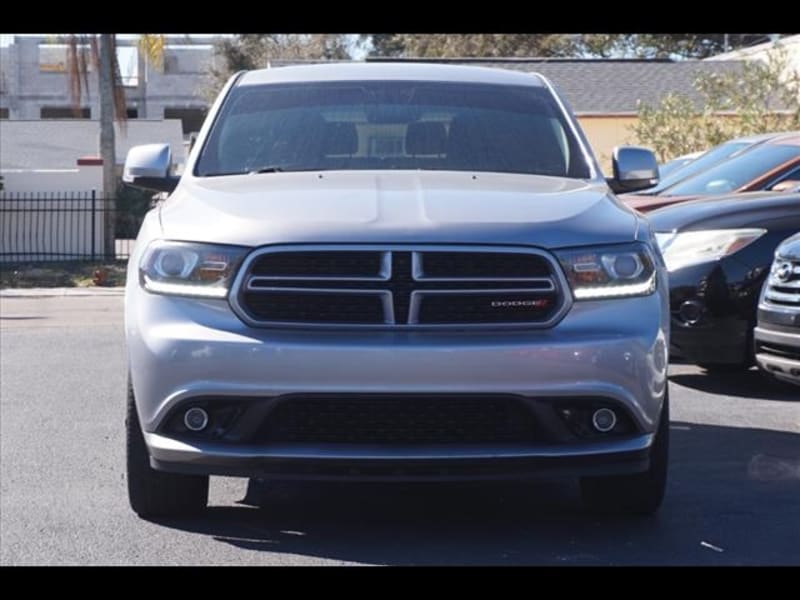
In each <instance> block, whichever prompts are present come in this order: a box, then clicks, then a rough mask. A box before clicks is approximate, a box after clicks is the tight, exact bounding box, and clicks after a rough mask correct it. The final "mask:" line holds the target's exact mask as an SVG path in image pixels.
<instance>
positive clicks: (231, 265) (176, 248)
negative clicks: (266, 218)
mask: <svg viewBox="0 0 800 600" xmlns="http://www.w3.org/2000/svg"><path fill="white" fill-rule="evenodd" d="M246 252H247V248H239V247H236V246H212V245H211V244H195V243H191V242H166V241H160V240H159V241H156V242H153V243H151V244H150V245H149V246H148V247H147V250H146V251H145V253H144V256H142V260H141V263H140V264H139V281H140V283H141V285H142V287H143V288H144V289H146V290H148V291H150V292H155V293H157V294H173V295H178V296H201V297H204V298H224V297H225V296H227V295H228V289H229V288H230V283H231V281H232V279H233V276H234V274H235V273H236V268H237V267H238V266H239V263H241V261H242V258H244V255H245V253H246Z"/></svg>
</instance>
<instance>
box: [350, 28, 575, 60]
mask: <svg viewBox="0 0 800 600" xmlns="http://www.w3.org/2000/svg"><path fill="white" fill-rule="evenodd" d="M369 37H370V38H371V42H372V50H371V51H370V56H387V57H415V58H416V57H419V58H461V57H506V56H510V57H513V56H571V55H574V54H575V53H576V52H578V50H579V47H578V45H577V37H576V36H573V35H566V34H561V33H559V34H550V33H530V34H528V33H475V34H457V33H424V34H420V33H396V34H371V35H370V36H369ZM362 40H364V37H362Z"/></svg>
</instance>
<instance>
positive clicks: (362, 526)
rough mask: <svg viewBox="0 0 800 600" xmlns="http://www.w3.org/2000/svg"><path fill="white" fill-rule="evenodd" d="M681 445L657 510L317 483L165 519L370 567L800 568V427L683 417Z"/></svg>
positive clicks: (549, 493)
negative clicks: (604, 509) (619, 513)
mask: <svg viewBox="0 0 800 600" xmlns="http://www.w3.org/2000/svg"><path fill="white" fill-rule="evenodd" d="M672 446H673V448H672V454H671V462H670V480H669V485H668V492H667V497H666V500H665V503H664V506H663V507H662V509H661V511H660V513H659V514H658V515H656V516H653V517H639V518H635V517H627V518H626V517H614V518H611V517H603V516H597V515H592V514H590V513H588V512H587V511H585V510H584V508H583V507H582V505H581V504H580V499H579V494H578V489H577V485H576V484H575V482H571V481H555V482H553V481H551V482H545V481H539V482H536V483H527V484H521V483H520V484H500V483H493V484H483V485H474V484H472V485H464V484H460V485H457V484H437V485H432V484H427V485H408V484H352V483H351V484H308V483H306V484H302V485H300V484H296V485H289V484H275V485H274V486H272V487H270V486H267V487H266V488H264V490H265V492H264V494H263V496H262V497H261V498H260V499H259V500H258V503H259V504H261V508H255V507H252V506H238V507H212V508H209V509H208V510H207V511H206V512H205V513H204V514H203V515H201V516H198V517H196V518H191V519H188V518H187V519H169V520H166V519H165V520H159V521H158V523H160V524H161V525H163V526H166V527H171V528H175V529H179V530H182V531H186V532H194V533H197V534H199V535H204V536H210V537H212V538H213V539H214V540H216V541H218V542H220V543H224V544H231V545H233V546H236V547H239V548H243V549H248V550H251V551H263V552H265V553H279V554H294V555H303V556H310V557H318V558H324V559H326V560H333V561H342V562H355V563H369V564H389V565H448V564H458V565H469V564H480V565H515V564H537V565H572V564H590V565H617V564H626V565H627V564H631V565H634V564H635V565H639V564H679V565H684V564H686V565H704V564H708V565H719V564H764V565H766V564H797V563H798V562H800V544H798V540H800V527H798V523H800V503H798V502H797V498H798V497H800V434H794V433H786V432H776V431H767V430H756V429H743V428H730V427H718V426H706V425H702V426H697V425H694V424H688V423H673V428H672ZM252 489H253V492H254V493H253V494H248V496H250V498H248V501H253V500H254V498H255V497H256V496H257V495H258V494H257V493H255V492H258V491H259V486H257V485H256V486H252ZM264 561H265V562H266V563H270V562H274V561H275V559H274V558H270V557H269V556H267V555H265V559H264ZM275 562H276V561H275Z"/></svg>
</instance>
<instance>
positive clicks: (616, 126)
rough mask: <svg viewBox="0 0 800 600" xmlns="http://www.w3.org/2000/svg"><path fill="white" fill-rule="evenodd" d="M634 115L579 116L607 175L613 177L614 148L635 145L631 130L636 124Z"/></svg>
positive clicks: (579, 120)
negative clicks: (612, 159) (612, 155)
mask: <svg viewBox="0 0 800 600" xmlns="http://www.w3.org/2000/svg"><path fill="white" fill-rule="evenodd" d="M636 121H637V117H636V116H633V115H583V116H580V115H579V116H578V122H579V123H580V124H581V127H582V128H583V131H584V132H585V133H586V137H587V138H588V139H589V144H590V145H591V146H592V151H593V152H594V154H595V156H597V160H598V161H599V162H600V168H602V169H603V173H604V174H605V175H611V151H612V150H613V149H614V146H621V145H623V144H632V143H635V136H634V134H633V132H632V131H631V130H630V128H631V127H632V126H633V124H634V123H636Z"/></svg>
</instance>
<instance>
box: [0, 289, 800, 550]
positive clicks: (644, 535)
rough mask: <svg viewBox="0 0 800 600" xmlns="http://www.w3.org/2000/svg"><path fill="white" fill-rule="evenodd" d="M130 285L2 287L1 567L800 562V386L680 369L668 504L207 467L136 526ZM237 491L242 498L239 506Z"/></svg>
mask: <svg viewBox="0 0 800 600" xmlns="http://www.w3.org/2000/svg"><path fill="white" fill-rule="evenodd" d="M125 362H126V359H125V348H124V342H123V329H122V297H121V296H118V295H109V296H85V297H81V296H63V297H44V298H11V297H3V298H2V299H0V484H1V485H0V563H2V564H3V565H43V564H44V565H53V564H71V565H80V564H115V565H117V564H147V565H160V564H263V565H317V564H389V565H448V564H460V565H465V564H489V565H518V564H524V565H573V564H574V565H627V564H681V565H753V564H756V565H797V564H800V501H799V500H800V388H798V389H796V390H792V389H790V388H785V389H784V388H778V387H772V386H769V385H768V384H766V383H765V382H764V381H763V380H762V379H761V377H760V376H759V375H758V373H757V372H755V371H754V370H753V371H750V372H747V373H740V374H735V375H723V376H712V375H708V374H706V373H704V372H703V371H702V370H700V369H698V368H697V367H694V366H691V365H672V366H671V367H670V375H671V386H672V387H671V394H672V426H671V427H672V440H673V447H672V455H671V463H670V480H669V487H668V491H667V498H666V501H665V504H664V506H663V508H662V510H661V512H660V513H659V514H658V515H657V516H656V517H653V518H645V519H642V518H639V519H621V518H615V519H609V518H600V517H596V516H591V515H588V514H586V513H584V511H583V509H582V508H581V506H580V503H579V501H578V494H577V486H576V485H575V484H574V483H573V482H569V481H565V482H537V483H535V484H525V485H510V484H507V485H506V484H503V485H501V484H492V485H481V486H464V485H458V486H456V485H437V486H431V485H427V486H408V485H398V484H394V485H388V484H381V485H377V484H375V485H352V484H351V485H330V484H328V485H321V484H315V485H313V486H312V485H302V486H301V485H294V486H288V485H277V486H274V487H266V488H264V490H263V494H260V495H259V497H260V504H262V506H261V507H260V508H259V507H256V506H253V505H252V504H253V502H251V500H252V499H253V498H252V495H251V497H250V498H245V496H246V490H247V482H246V481H245V480H238V479H229V478H212V484H211V497H210V505H211V507H210V508H209V509H208V511H207V512H206V513H205V514H204V515H203V516H202V517H198V518H192V519H182V520H162V521H157V522H156V521H152V522H149V521H144V520H141V519H139V518H138V517H137V516H136V515H135V514H134V513H133V512H131V510H130V509H129V508H128V503H127V496H126V487H125V479H124V477H125V475H124V439H123V434H124V432H123V418H124V401H125V397H124V393H125V375H126V373H125ZM244 500H247V502H244Z"/></svg>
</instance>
